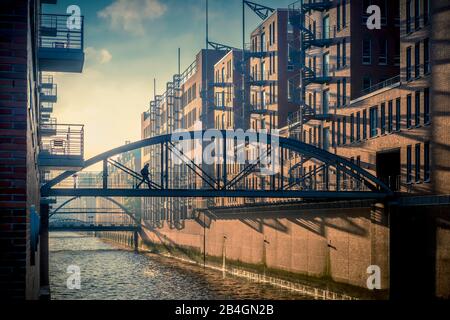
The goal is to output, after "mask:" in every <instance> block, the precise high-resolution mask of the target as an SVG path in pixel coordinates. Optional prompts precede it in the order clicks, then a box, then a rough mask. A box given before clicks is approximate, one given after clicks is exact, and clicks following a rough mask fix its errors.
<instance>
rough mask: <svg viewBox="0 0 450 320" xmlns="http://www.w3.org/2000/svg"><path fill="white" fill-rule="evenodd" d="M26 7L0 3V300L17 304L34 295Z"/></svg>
mask: <svg viewBox="0 0 450 320" xmlns="http://www.w3.org/2000/svg"><path fill="white" fill-rule="evenodd" d="M29 8H30V7H29V3H28V1H27V0H14V1H6V2H4V1H2V5H1V8H0V187H1V193H0V230H1V232H0V247H1V249H0V255H1V259H0V261H1V264H0V296H7V297H9V298H20V299H23V298H37V296H38V290H39V282H38V280H39V278H38V276H37V274H38V272H39V267H38V266H39V260H38V253H37V254H36V258H35V259H34V261H33V259H31V257H30V253H29V251H30V250H29V248H30V242H29V238H30V237H29V232H30V230H29V222H30V220H29V216H30V212H29V208H30V206H31V205H34V206H35V207H36V209H37V210H39V206H38V204H39V200H38V199H39V197H38V190H39V189H38V180H37V171H36V164H35V159H34V156H35V153H34V150H33V148H35V145H36V144H35V143H33V139H36V138H35V136H33V135H32V128H33V126H32V123H33V121H32V118H30V117H32V114H33V112H28V105H30V104H31V105H32V104H33V99H32V98H29V95H28V90H29V88H28V85H27V84H28V81H29V78H30V76H31V80H32V79H33V77H34V75H33V70H32V68H28V65H29V64H30V63H31V61H32V56H31V50H30V45H31V37H29V34H30V30H29V24H28V14H29ZM31 83H33V81H31ZM32 92H33V91H32ZM32 107H33V105H32ZM32 109H33V108H32Z"/></svg>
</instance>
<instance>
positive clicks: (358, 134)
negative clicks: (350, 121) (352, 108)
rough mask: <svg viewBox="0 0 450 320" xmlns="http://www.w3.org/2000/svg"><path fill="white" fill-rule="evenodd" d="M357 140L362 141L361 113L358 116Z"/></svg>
mask: <svg viewBox="0 0 450 320" xmlns="http://www.w3.org/2000/svg"><path fill="white" fill-rule="evenodd" d="M356 140H357V141H360V140H361V113H360V112H358V113H357V114H356Z"/></svg>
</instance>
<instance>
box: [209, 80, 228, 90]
mask: <svg viewBox="0 0 450 320" xmlns="http://www.w3.org/2000/svg"><path fill="white" fill-rule="evenodd" d="M210 86H211V87H215V88H227V87H232V86H233V83H232V82H228V81H227V80H225V79H222V78H219V79H216V80H214V82H213V83H211V84H210Z"/></svg>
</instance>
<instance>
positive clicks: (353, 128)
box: [350, 113, 355, 142]
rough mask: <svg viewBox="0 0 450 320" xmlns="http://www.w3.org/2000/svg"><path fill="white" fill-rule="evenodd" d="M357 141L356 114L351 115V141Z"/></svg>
mask: <svg viewBox="0 0 450 320" xmlns="http://www.w3.org/2000/svg"><path fill="white" fill-rule="evenodd" d="M354 141H355V115H354V114H353V113H352V114H351V115H350V142H354Z"/></svg>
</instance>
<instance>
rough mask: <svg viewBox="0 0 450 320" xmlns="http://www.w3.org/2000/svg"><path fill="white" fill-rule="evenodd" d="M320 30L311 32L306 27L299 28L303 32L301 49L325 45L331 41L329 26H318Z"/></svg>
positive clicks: (328, 44) (331, 30)
mask: <svg viewBox="0 0 450 320" xmlns="http://www.w3.org/2000/svg"><path fill="white" fill-rule="evenodd" d="M320 29H321V31H316V32H312V31H311V30H309V29H308V28H301V31H302V33H303V49H309V48H310V47H327V46H330V45H331V44H332V43H333V40H332V32H333V29H332V28H331V27H327V28H326V29H323V28H320Z"/></svg>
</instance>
